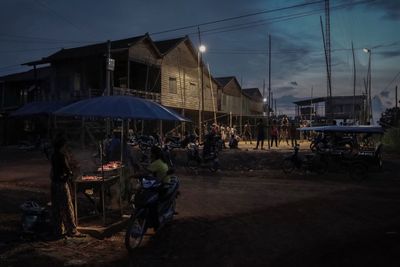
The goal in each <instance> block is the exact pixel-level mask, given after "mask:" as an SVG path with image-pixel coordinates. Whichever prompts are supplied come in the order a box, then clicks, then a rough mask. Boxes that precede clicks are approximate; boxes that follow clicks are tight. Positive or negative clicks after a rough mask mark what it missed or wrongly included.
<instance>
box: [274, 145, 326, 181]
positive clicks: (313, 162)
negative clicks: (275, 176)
mask: <svg viewBox="0 0 400 267" xmlns="http://www.w3.org/2000/svg"><path fill="white" fill-rule="evenodd" d="M293 150H294V151H293V154H292V155H290V156H287V157H285V158H284V159H283V161H282V163H281V168H282V171H283V172H284V173H285V174H290V173H292V172H293V171H294V170H295V169H297V170H299V171H302V172H303V173H304V174H306V173H307V172H314V173H316V174H320V175H321V174H324V173H325V172H326V171H327V170H328V160H327V159H326V158H325V157H324V156H323V154H320V153H314V154H311V155H305V157H301V156H300V155H299V145H296V146H295V147H294V149H293Z"/></svg>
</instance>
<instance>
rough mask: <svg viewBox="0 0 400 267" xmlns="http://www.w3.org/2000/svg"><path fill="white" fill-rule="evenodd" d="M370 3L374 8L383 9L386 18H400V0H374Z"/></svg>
mask: <svg viewBox="0 0 400 267" xmlns="http://www.w3.org/2000/svg"><path fill="white" fill-rule="evenodd" d="M369 5H370V6H371V7H373V8H380V9H382V10H383V11H384V12H385V15H384V16H383V18H385V19H390V20H398V19H400V1H398V0H386V1H374V2H372V3H370V4H369Z"/></svg>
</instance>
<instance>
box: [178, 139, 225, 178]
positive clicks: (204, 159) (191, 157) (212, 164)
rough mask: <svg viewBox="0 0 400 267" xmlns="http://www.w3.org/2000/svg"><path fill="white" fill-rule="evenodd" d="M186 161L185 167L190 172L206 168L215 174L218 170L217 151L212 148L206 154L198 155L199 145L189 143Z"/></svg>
mask: <svg viewBox="0 0 400 267" xmlns="http://www.w3.org/2000/svg"><path fill="white" fill-rule="evenodd" d="M186 154H187V161H186V167H187V168H188V169H190V170H194V171H197V170H198V169H199V168H208V169H209V170H210V171H212V172H216V171H218V170H219V168H220V164H219V160H218V150H217V149H216V148H215V147H213V148H212V149H210V150H209V151H207V152H204V148H203V153H202V155H200V152H199V145H198V144H196V143H189V144H188V146H187V153H186Z"/></svg>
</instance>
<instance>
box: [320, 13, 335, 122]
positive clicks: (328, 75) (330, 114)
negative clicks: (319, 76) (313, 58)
mask: <svg viewBox="0 0 400 267" xmlns="http://www.w3.org/2000/svg"><path fill="white" fill-rule="evenodd" d="M319 20H320V23H321V31H322V41H323V43H324V52H325V63H326V64H325V65H326V76H327V94H326V95H327V102H326V106H327V107H328V108H326V107H325V109H327V110H328V113H329V117H330V119H332V120H333V112H332V107H331V104H332V101H331V100H332V99H331V98H332V91H331V73H330V67H329V64H330V62H329V57H328V50H327V49H328V48H327V44H326V41H325V33H324V28H323V24H322V17H321V16H320V17H319ZM325 115H326V114H325Z"/></svg>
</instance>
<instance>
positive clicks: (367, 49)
mask: <svg viewBox="0 0 400 267" xmlns="http://www.w3.org/2000/svg"><path fill="white" fill-rule="evenodd" d="M363 51H364V52H365V53H367V54H368V72H367V88H365V89H366V90H367V103H368V105H367V107H368V108H367V116H366V117H367V118H366V119H367V120H368V123H371V119H372V98H371V54H372V51H371V49H369V48H364V49H363Z"/></svg>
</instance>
